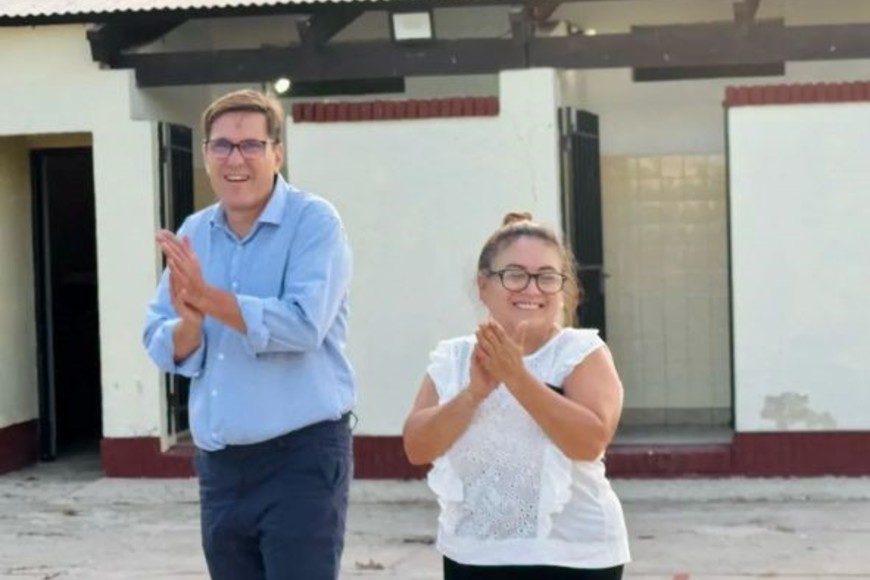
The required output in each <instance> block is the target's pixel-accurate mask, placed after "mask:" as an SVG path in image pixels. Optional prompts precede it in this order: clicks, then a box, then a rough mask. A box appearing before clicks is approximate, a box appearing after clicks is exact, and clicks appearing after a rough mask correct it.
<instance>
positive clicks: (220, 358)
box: [218, 352, 224, 360]
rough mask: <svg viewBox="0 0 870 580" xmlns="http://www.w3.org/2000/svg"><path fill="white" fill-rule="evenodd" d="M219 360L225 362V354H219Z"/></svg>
mask: <svg viewBox="0 0 870 580" xmlns="http://www.w3.org/2000/svg"><path fill="white" fill-rule="evenodd" d="M218 360H224V353H222V352H221V353H218Z"/></svg>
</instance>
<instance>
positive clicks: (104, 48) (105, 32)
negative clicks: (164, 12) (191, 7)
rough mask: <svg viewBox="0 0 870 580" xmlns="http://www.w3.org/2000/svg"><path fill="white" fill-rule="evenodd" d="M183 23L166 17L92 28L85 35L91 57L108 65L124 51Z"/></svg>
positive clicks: (160, 36)
mask: <svg viewBox="0 0 870 580" xmlns="http://www.w3.org/2000/svg"><path fill="white" fill-rule="evenodd" d="M184 22H185V20H184V18H180V17H172V16H167V17H144V18H138V19H131V20H128V21H126V22H112V23H105V24H98V25H95V26H93V27H92V28H90V29H89V30H88V32H87V36H88V42H89V43H90V45H91V58H93V60H95V61H97V62H103V63H108V64H111V63H112V62H113V61H114V60H115V59H116V57H117V56H118V55H119V54H121V53H122V52H123V51H125V50H128V49H130V48H135V47H137V46H142V45H144V44H148V43H150V42H154V41H155V40H157V39H159V38H162V37H163V36H165V35H166V34H168V33H169V32H170V31H172V30H174V29H175V28H178V27H179V26H181V25H182V24H184Z"/></svg>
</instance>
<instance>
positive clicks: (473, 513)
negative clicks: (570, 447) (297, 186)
mask: <svg viewBox="0 0 870 580" xmlns="http://www.w3.org/2000/svg"><path fill="white" fill-rule="evenodd" d="M474 344H475V338H474V336H465V337H460V338H454V339H451V340H445V341H442V342H440V343H438V345H437V346H436V348H435V350H433V351H432V353H431V355H430V364H429V367H428V368H427V372H428V374H429V376H430V377H431V379H432V381H433V382H434V384H435V388H436V390H437V392H438V397H439V401H440V403H441V404H443V403H445V402H446V401H448V400H450V399H451V398H452V397H453V396H455V395H456V394H457V393H459V392H460V391H461V390H462V389H463V388H465V386H466V385H468V383H469V368H470V360H471V352H472V349H473V347H474ZM603 345H604V342H603V341H602V340H601V339H600V338H599V336H598V332H597V331H595V330H586V329H575V328H565V329H562V330H561V331H560V332H559V333H558V334H557V335H556V336H554V337H553V338H551V339H550V340H549V341H548V342H547V343H546V344H545V345H544V346H542V347H541V348H540V349H538V350H537V351H536V352H534V353H532V354H530V355H528V356H526V357H524V361H525V364H526V368H528V370H529V371H530V372H531V373H532V375H533V376H535V377H536V378H537V379H538V380H540V381H541V382H543V383H545V384H550V385H555V386H561V385H562V383H563V381H564V380H565V377H567V376H568V375H569V374H570V373H571V371H572V370H573V369H574V367H575V366H577V365H578V364H580V362H582V361H583V359H584V358H586V356H588V355H589V354H590V353H591V352H593V351H594V350H596V349H598V348H600V347H602V346H603ZM428 483H429V487H430V488H431V489H432V491H434V492H435V494H436V495H437V497H438V502H439V504H440V507H441V515H440V517H439V520H438V541H437V547H438V550H439V551H440V552H441V553H442V554H444V555H445V556H447V557H448V558H450V559H452V560H454V561H456V562H460V563H463V564H471V565H482V566H496V565H547V566H563V567H569V568H609V567H612V566H618V565H620V564H624V563H626V562H628V561H629V560H630V555H629V550H628V535H627V532H626V529H625V521H624V518H623V513H622V507H621V506H620V503H619V499H617V497H616V494H615V493H614V492H613V489H612V488H611V487H610V483H609V482H608V481H607V478H606V477H605V469H604V463H603V457H599V458H598V459H597V460H595V461H572V460H571V459H569V458H568V457H567V456H565V454H563V453H562V452H561V451H560V450H559V449H558V447H556V445H555V444H554V443H553V442H552V441H551V440H550V439H549V438H548V437H547V436H546V435H545V434H544V432H543V431H542V430H541V428H540V427H539V426H538V424H537V423H536V422H535V421H534V420H533V419H532V417H531V416H530V415H529V414H528V413H527V412H526V410H525V409H524V408H523V407H522V406H521V405H520V404H519V403H518V402H517V400H516V399H514V397H513V395H511V393H510V392H509V391H508V390H507V388H505V386H504V385H499V386H498V387H497V388H496V390H495V391H493V392H492V393H491V394H490V395H489V396H488V397H487V398H486V399H485V400H484V401H483V402H482V403H481V404H480V406H479V407H478V408H477V410H476V412H475V414H474V417H473V418H472V420H471V423H470V425H469V426H468V429H467V430H466V431H465V432H464V433H463V434H462V435H461V436H460V437H459V439H458V440H457V441H456V442H455V443H454V444H453V446H452V447H451V448H450V449H448V450H447V452H446V453H445V454H444V455H442V456H441V457H439V458H438V459H436V460H435V461H434V463H433V467H432V470H431V471H430V472H429V476H428Z"/></svg>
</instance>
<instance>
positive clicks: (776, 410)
mask: <svg viewBox="0 0 870 580" xmlns="http://www.w3.org/2000/svg"><path fill="white" fill-rule="evenodd" d="M868 126H870V104H868V103H858V104H853V103H849V104H824V105H818V104H814V105H789V106H759V107H738V108H733V109H731V110H730V112H729V115H728V130H729V142H730V148H729V160H730V181H731V194H730V195H731V224H732V234H731V240H732V242H731V244H732V264H733V308H734V355H735V367H734V379H735V389H736V407H737V409H736V411H737V429H738V431H783V430H817V429H823V430H867V429H868V428H870V415H868V413H867V409H868V408H870V357H868V353H870V332H868V331H867V329H868V328H870V308H867V296H866V288H867V287H868V286H870V260H868V248H870V228H868V224H870V198H868V197H867V188H868V184H870V165H868V164H867V150H868V145H870V142H868V136H867V127H868Z"/></svg>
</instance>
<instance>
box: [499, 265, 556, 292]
mask: <svg viewBox="0 0 870 580" xmlns="http://www.w3.org/2000/svg"><path fill="white" fill-rule="evenodd" d="M507 273H521V274H525V276H526V283H525V284H524V285H523V287H522V288H510V287H508V285H507V284H505V283H504V275H505V274H507ZM486 275H487V276H489V277H492V276H498V279H499V281H500V282H501V285H502V288H504V289H505V290H509V291H510V292H523V291H525V289H526V288H528V287H529V284H531V283H532V280H534V281H535V286H537V287H538V291H540V293H541V294H548V295H552V294H558V293H559V292H561V291H562V290H564V289H565V282H567V281H568V276H566V275H565V274H563V273H561V272H554V271H546V272H538V273H537V274H532V273H531V272H527V271H526V270H523V269H522V268H502V269H501V270H489V271H488V272H487V273H486ZM541 276H558V277H559V278H560V279H561V280H562V283H561V284H560V285H559V288H558V289H556V290H552V291H549V290H544V289H543V288H541Z"/></svg>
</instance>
